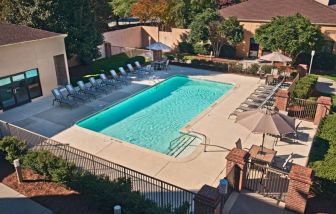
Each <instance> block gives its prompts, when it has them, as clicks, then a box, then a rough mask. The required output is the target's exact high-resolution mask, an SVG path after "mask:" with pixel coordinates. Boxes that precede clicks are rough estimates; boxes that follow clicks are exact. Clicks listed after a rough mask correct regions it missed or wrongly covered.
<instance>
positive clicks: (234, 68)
mask: <svg viewBox="0 0 336 214" xmlns="http://www.w3.org/2000/svg"><path fill="white" fill-rule="evenodd" d="M229 71H230V72H233V73H242V72H243V71H244V68H243V64H242V63H236V64H232V65H230V68H229Z"/></svg>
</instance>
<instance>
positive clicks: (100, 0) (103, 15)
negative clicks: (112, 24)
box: [91, 0, 112, 33]
mask: <svg viewBox="0 0 336 214" xmlns="http://www.w3.org/2000/svg"><path fill="white" fill-rule="evenodd" d="M91 2H92V4H93V7H94V11H95V15H96V27H97V29H98V31H99V32H101V33H102V32H105V31H107V30H108V23H109V21H110V19H111V16H112V6H111V4H109V2H108V0H91Z"/></svg>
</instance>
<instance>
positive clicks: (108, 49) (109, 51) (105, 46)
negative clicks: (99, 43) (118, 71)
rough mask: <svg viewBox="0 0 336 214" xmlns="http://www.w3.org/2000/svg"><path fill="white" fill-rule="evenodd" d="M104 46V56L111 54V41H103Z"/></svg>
mask: <svg viewBox="0 0 336 214" xmlns="http://www.w3.org/2000/svg"><path fill="white" fill-rule="evenodd" d="M104 48H105V57H110V56H112V50H111V43H109V42H105V43H104Z"/></svg>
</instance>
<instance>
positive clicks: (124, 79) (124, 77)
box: [110, 69, 128, 85]
mask: <svg viewBox="0 0 336 214" xmlns="http://www.w3.org/2000/svg"><path fill="white" fill-rule="evenodd" d="M119 70H120V69H119ZM122 70H123V72H125V71H124V69H122ZM120 73H121V76H119V75H118V74H117V72H116V71H115V70H110V74H111V76H112V77H113V79H114V80H115V81H117V82H120V83H123V84H125V85H127V84H128V80H127V73H126V72H125V73H124V74H123V73H122V72H120Z"/></svg>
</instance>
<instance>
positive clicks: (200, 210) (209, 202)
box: [194, 185, 221, 214]
mask: <svg viewBox="0 0 336 214" xmlns="http://www.w3.org/2000/svg"><path fill="white" fill-rule="evenodd" d="M194 200H195V214H220V201H221V194H220V193H219V191H218V189H217V188H215V187H212V186H208V185H204V186H203V187H202V188H201V189H200V191H198V193H197V194H196V196H195V199H194Z"/></svg>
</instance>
